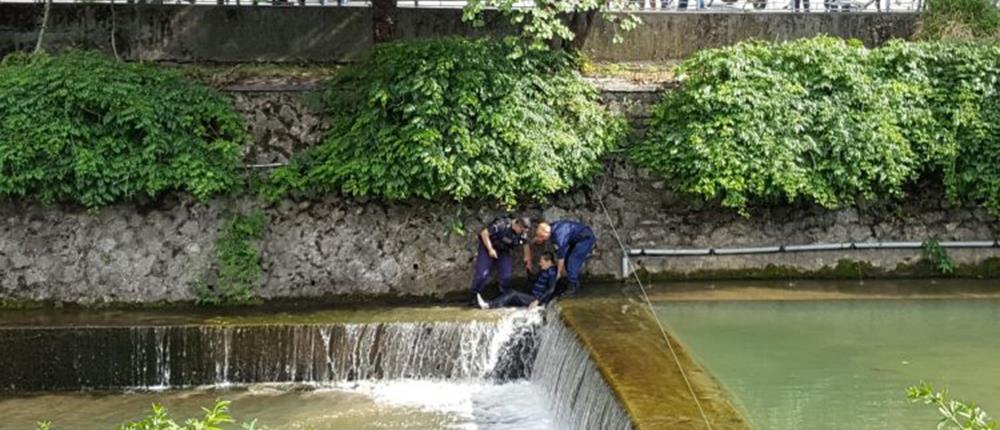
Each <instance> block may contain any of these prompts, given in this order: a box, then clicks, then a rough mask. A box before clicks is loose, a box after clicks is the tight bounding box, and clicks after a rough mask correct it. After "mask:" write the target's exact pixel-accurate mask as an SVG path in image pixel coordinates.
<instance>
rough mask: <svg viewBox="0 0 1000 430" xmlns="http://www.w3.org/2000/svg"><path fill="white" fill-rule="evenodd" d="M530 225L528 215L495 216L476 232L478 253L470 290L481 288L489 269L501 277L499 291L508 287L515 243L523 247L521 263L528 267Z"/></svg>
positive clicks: (476, 292) (487, 276) (480, 289)
mask: <svg viewBox="0 0 1000 430" xmlns="http://www.w3.org/2000/svg"><path fill="white" fill-rule="evenodd" d="M530 229H531V219H530V218H528V217H521V218H517V219H510V218H497V219H494V220H493V222H491V223H490V225H488V226H486V227H485V228H483V229H482V230H481V231H480V232H479V253H478V255H476V263H475V272H474V273H473V277H472V288H471V289H472V293H473V294H478V293H482V292H483V288H484V287H485V286H486V282H487V281H488V280H489V277H490V272H491V271H493V268H494V267H496V269H497V272H498V273H497V275H498V276H497V277H498V278H499V280H500V291H501V292H504V293H505V292H507V291H508V290H509V289H510V278H511V270H512V267H511V266H512V261H511V251H513V249H514V248H515V247H518V246H522V247H524V265H525V267H526V268H529V269H530V267H531V248H530V245H529V244H528V231H529V230H530Z"/></svg>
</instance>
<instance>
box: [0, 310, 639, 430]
mask: <svg viewBox="0 0 1000 430" xmlns="http://www.w3.org/2000/svg"><path fill="white" fill-rule="evenodd" d="M27 312H30V311H26V313H27ZM95 312H98V311H95ZM560 312H561V309H560V308H559V307H558V306H553V307H550V308H549V309H548V310H544V311H541V310H502V311H489V312H483V311H474V310H465V309H448V308H444V309H442V308H399V309H393V310H391V311H390V312H385V311H384V310H379V311H373V312H372V313H369V314H365V313H362V314H358V313H354V314H351V315H350V317H349V319H352V320H354V321H353V322H345V321H344V320H343V318H344V316H343V315H340V313H338V312H337V311H332V312H329V311H324V312H319V313H313V314H308V313H297V314H276V315H270V316H268V315H253V316H236V317H222V318H217V317H212V318H206V317H197V318H195V317H192V318H181V317H176V316H175V317H174V319H172V320H163V321H157V320H156V318H155V316H152V317H151V316H148V315H143V316H141V317H138V318H134V319H133V316H129V315H128V313H116V314H115V315H114V317H111V316H101V315H81V317H79V318H72V317H71V318H65V317H63V318H61V319H55V320H53V319H50V318H47V317H41V318H39V317H32V316H31V315H30V314H28V316H27V317H23V316H24V315H22V317H17V316H10V317H9V318H8V316H9V315H4V317H3V318H0V347H2V348H3V350H4V353H3V354H0V369H3V371H2V372H0V394H2V395H3V396H8V397H9V396H17V395H21V394H30V393H39V392H52V391H77V390H88V391H89V390H98V391H111V392H114V391H122V390H129V391H134V390H140V391H141V390H150V389H152V390H163V389H182V388H190V387H202V388H205V387H223V388H224V387H239V386H245V385H251V384H258V383H293V384H299V385H302V384H304V385H307V386H318V387H323V386H337V385H338V384H343V383H345V382H348V381H350V382H352V383H353V382H355V381H368V382H373V383H379V382H392V381H401V380H426V381H481V383H483V384H505V383H508V382H519V381H522V382H523V381H527V382H528V383H530V384H531V385H533V386H536V387H537V388H538V391H540V392H541V393H542V398H544V399H545V401H546V402H547V403H548V406H547V407H546V409H547V410H549V411H551V414H552V417H553V418H552V419H553V423H554V424H555V428H559V429H602V430H603V429H629V428H635V427H636V424H641V423H642V421H640V420H637V419H636V417H634V416H630V415H629V414H628V412H626V410H627V409H626V408H625V407H623V403H622V402H621V399H622V398H621V397H620V396H616V395H615V394H614V391H613V389H612V388H611V387H609V384H608V382H607V381H606V380H605V379H604V377H602V375H604V376H606V375H607V373H604V372H602V370H599V369H598V366H597V365H595V361H594V360H593V352H594V350H593V349H590V348H587V347H586V346H585V344H584V343H582V342H581V337H580V336H578V335H577V334H576V333H575V332H573V331H572V330H571V329H569V328H568V327H567V326H566V325H564V323H563V321H564V318H562V317H560ZM401 315H403V316H401ZM113 318H116V319H114V321H113V322H105V323H100V321H108V320H111V319H113ZM130 319H132V321H131V322H133V323H134V324H130ZM41 321H45V323H44V324H39V322H41ZM642 428H648V427H642Z"/></svg>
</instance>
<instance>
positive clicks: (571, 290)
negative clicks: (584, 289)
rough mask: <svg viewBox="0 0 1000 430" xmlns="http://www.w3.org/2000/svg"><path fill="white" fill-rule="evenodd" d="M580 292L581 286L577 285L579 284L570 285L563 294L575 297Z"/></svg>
mask: <svg viewBox="0 0 1000 430" xmlns="http://www.w3.org/2000/svg"><path fill="white" fill-rule="evenodd" d="M578 292H580V287H579V286H577V285H570V286H569V288H567V289H566V293H564V294H563V295H565V296H566V297H573V296H575V295H576V293H578Z"/></svg>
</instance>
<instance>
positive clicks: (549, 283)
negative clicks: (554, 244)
mask: <svg viewBox="0 0 1000 430" xmlns="http://www.w3.org/2000/svg"><path fill="white" fill-rule="evenodd" d="M553 260H554V257H552V254H551V253H545V254H542V258H540V259H539V260H538V266H539V267H541V269H542V270H541V271H540V272H539V273H538V276H537V277H535V281H534V285H532V287H531V294H526V293H522V292H520V291H517V290H514V289H510V290H508V291H507V292H506V293H503V294H500V295H499V296H497V298H495V299H493V300H490V301H489V302H487V301H486V300H483V296H482V295H480V294H478V293H477V294H476V301H477V302H479V307H481V308H483V309H496V308H502V307H504V306H531V307H534V306H538V305H539V304H542V305H544V304H547V303H548V302H549V301H550V300H552V299H554V298H555V296H556V279H557V275H558V274H557V273H556V268H555V263H554V261H553Z"/></svg>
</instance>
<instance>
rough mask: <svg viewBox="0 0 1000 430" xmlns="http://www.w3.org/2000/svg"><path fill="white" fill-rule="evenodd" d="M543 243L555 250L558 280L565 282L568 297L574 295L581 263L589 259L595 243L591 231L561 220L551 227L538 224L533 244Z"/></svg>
mask: <svg viewBox="0 0 1000 430" xmlns="http://www.w3.org/2000/svg"><path fill="white" fill-rule="evenodd" d="M545 241H549V242H550V243H551V244H552V246H554V247H555V249H556V267H557V270H558V273H559V275H558V276H559V279H560V280H562V279H565V280H566V283H567V284H568V285H567V290H568V293H569V294H570V295H572V294H575V293H576V292H577V290H579V288H580V272H581V271H582V270H583V263H584V262H586V261H587V258H588V257H590V253H591V251H593V250H594V244H595V243H597V238H596V237H595V236H594V232H593V230H591V229H590V227H588V226H587V225H586V224H584V223H581V222H577V221H568V220H562V221H556V222H553V223H552V224H551V225H550V224H549V223H546V222H540V223H538V227H537V228H536V230H535V236H534V242H535V244H537V245H542V244H544V243H545Z"/></svg>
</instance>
